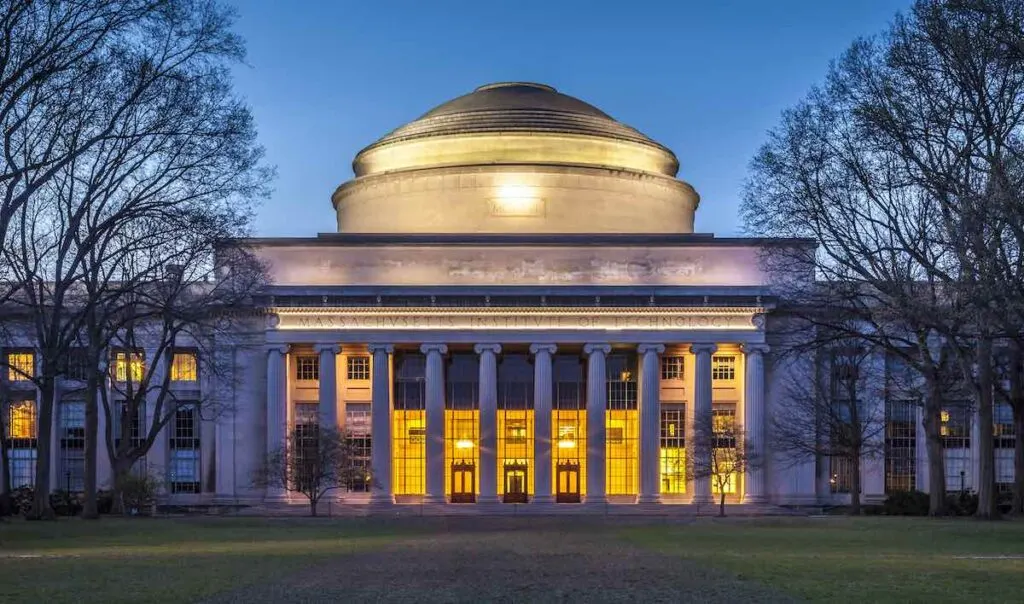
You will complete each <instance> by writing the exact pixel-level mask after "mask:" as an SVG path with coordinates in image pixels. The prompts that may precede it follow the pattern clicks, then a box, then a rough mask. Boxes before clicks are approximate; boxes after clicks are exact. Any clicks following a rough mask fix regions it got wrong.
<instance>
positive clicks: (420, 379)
mask: <svg viewBox="0 0 1024 604" xmlns="http://www.w3.org/2000/svg"><path fill="white" fill-rule="evenodd" d="M425 370H426V357H425V356H424V355H422V354H411V353H396V354H395V357H394V380H395V383H394V412H393V413H392V416H391V417H392V437H391V438H392V441H391V460H392V465H391V475H392V486H393V488H394V492H395V495H422V494H423V493H424V492H425V490H426V435H427V430H426V426H427V423H426V411H425V409H426V407H425V403H426V400H425V394H426V391H425V384H426V382H425V381H424V372H425Z"/></svg>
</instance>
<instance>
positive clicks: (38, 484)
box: [29, 359, 56, 520]
mask: <svg viewBox="0 0 1024 604" xmlns="http://www.w3.org/2000/svg"><path fill="white" fill-rule="evenodd" d="M48 365H49V364H48V363H47V362H46V360H45V359H44V360H43V376H44V377H43V378H42V379H41V380H40V384H39V395H40V396H39V409H38V413H37V415H36V418H37V421H36V481H35V485H34V490H35V496H34V498H33V499H32V512H31V513H30V515H29V519H31V520H53V519H54V518H55V517H56V516H55V515H54V513H53V508H52V507H50V455H52V453H53V452H52V451H51V446H50V445H51V439H52V437H53V399H54V395H55V393H56V392H55V391H56V382H55V380H54V379H53V377H52V376H47V374H48V373H50V367H48Z"/></svg>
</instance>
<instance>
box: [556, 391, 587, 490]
mask: <svg viewBox="0 0 1024 604" xmlns="http://www.w3.org/2000/svg"><path fill="white" fill-rule="evenodd" d="M551 426H552V430H553V433H554V434H556V435H557V438H558V446H557V447H555V448H553V449H552V450H551V479H552V481H553V484H552V485H551V489H552V490H551V492H552V493H554V494H555V495H557V494H558V492H559V484H560V481H559V478H560V477H559V470H558V464H559V462H570V463H575V464H578V465H577V466H576V467H578V468H579V492H580V493H579V494H580V496H581V497H583V496H586V494H587V412H586V410H584V409H578V410H576V409H556V410H554V411H552V412H551ZM562 443H566V445H567V446H563V444H562ZM569 443H571V445H570V444H569ZM562 478H567V476H566V477H562ZM566 483H567V481H566V480H562V481H561V484H563V485H564V484H566Z"/></svg>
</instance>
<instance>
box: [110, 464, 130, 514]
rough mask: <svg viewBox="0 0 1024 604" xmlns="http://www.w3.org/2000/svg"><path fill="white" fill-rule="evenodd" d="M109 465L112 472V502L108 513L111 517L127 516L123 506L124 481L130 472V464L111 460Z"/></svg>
mask: <svg viewBox="0 0 1024 604" xmlns="http://www.w3.org/2000/svg"><path fill="white" fill-rule="evenodd" d="M110 465H111V467H112V469H113V471H114V492H113V493H112V497H113V502H112V504H111V509H110V513H111V515H114V514H120V515H122V516H127V515H128V510H127V508H126V507H125V505H124V481H125V478H127V477H128V474H129V473H130V472H131V471H132V464H131V462H125V460H113V461H111V463H110Z"/></svg>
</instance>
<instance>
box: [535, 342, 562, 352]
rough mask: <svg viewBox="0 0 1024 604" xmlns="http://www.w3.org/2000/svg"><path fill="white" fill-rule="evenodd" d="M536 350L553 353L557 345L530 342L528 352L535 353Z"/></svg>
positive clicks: (556, 350) (556, 349)
mask: <svg viewBox="0 0 1024 604" xmlns="http://www.w3.org/2000/svg"><path fill="white" fill-rule="evenodd" d="M538 352H546V353H548V354H555V353H556V352H558V346H556V345H555V344H530V354H537V353H538Z"/></svg>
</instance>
